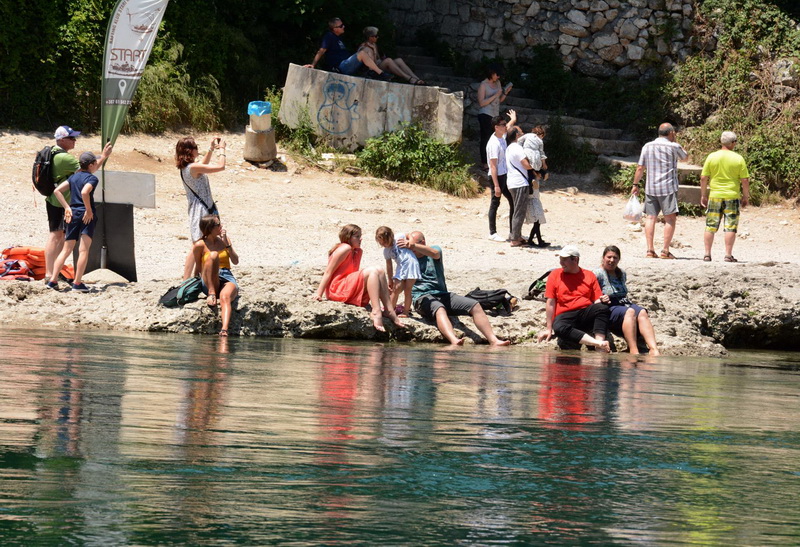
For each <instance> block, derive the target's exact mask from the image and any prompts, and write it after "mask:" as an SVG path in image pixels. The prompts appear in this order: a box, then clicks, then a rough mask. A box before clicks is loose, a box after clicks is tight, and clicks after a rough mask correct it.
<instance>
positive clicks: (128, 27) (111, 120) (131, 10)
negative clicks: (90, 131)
mask: <svg viewBox="0 0 800 547" xmlns="http://www.w3.org/2000/svg"><path fill="white" fill-rule="evenodd" d="M168 2H169V0H118V2H117V5H116V6H115V7H114V11H113V12H112V14H111V20H110V21H109V23H108V30H107V31H106V42H105V46H106V47H105V54H104V56H103V92H102V95H103V104H102V114H101V134H102V139H103V144H105V143H107V142H111V143H113V142H115V141H116V140H117V135H119V132H120V129H122V124H123V122H124V121H125V115H126V114H127V113H128V107H129V106H130V105H131V102H132V100H133V94H134V93H135V92H136V86H138V85H139V80H140V79H141V77H142V73H143V72H144V67H145V65H147V60H148V59H149V58H150V51H152V49H153V42H155V40H156V34H157V33H158V27H159V25H160V24H161V19H162V18H163V16H164V12H165V11H166V9H167V3H168Z"/></svg>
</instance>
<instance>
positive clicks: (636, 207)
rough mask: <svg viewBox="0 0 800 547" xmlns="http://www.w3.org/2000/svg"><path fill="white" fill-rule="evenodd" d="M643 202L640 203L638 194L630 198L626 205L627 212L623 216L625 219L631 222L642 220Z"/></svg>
mask: <svg viewBox="0 0 800 547" xmlns="http://www.w3.org/2000/svg"><path fill="white" fill-rule="evenodd" d="M642 213H644V211H643V210H642V204H641V203H639V198H638V197H636V196H631V199H629V200H628V203H627V204H626V205H625V213H624V214H623V215H622V218H624V219H625V220H630V221H631V222H639V221H640V220H642Z"/></svg>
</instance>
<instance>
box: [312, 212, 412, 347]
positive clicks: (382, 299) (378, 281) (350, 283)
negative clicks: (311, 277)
mask: <svg viewBox="0 0 800 547" xmlns="http://www.w3.org/2000/svg"><path fill="white" fill-rule="evenodd" d="M362 254H363V251H362V249H361V228H359V227H358V226H356V225H355V224H348V225H346V226H344V227H342V229H341V230H339V243H337V244H336V245H334V246H333V248H332V249H331V250H330V251H328V267H327V268H325V273H324V274H323V275H322V281H320V283H319V287H318V288H317V291H316V292H315V293H314V296H313V297H312V298H314V299H315V300H322V294H323V293H325V296H326V297H327V298H328V300H333V301H334V302H344V303H345V304H352V305H353V306H366V305H367V303H369V304H370V305H371V306H372V311H371V312H370V316H371V317H372V324H373V325H374V326H375V329H377V330H379V331H381V332H384V331H385V330H386V329H384V328H383V317H384V315H385V316H386V317H388V318H389V319H391V320H392V323H394V324H395V325H396V326H397V327H400V328H403V327H405V325H404V324H403V322H402V321H400V319H399V318H398V317H397V314H396V313H395V311H394V309H393V308H392V303H391V300H390V299H389V287H388V285H387V283H386V274H385V273H384V271H383V270H382V269H381V268H373V267H370V268H365V269H363V270H360V269H359V266H361V255H362ZM381 304H383V309H384V311H383V312H381Z"/></svg>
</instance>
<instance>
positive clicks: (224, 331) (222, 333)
mask: <svg viewBox="0 0 800 547" xmlns="http://www.w3.org/2000/svg"><path fill="white" fill-rule="evenodd" d="M219 335H220V336H228V331H227V330H225V329H222V330H221V331H219Z"/></svg>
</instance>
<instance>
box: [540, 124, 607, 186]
mask: <svg viewBox="0 0 800 547" xmlns="http://www.w3.org/2000/svg"><path fill="white" fill-rule="evenodd" d="M544 149H545V152H546V153H547V167H548V169H550V170H551V171H555V172H557V173H569V172H572V173H588V172H589V171H591V170H592V168H593V167H594V165H595V163H596V162H597V156H596V155H595V154H594V153H593V152H592V149H591V147H590V146H589V144H588V143H586V142H578V141H576V140H575V139H573V138H572V137H571V136H570V135H569V134H568V133H567V132H566V131H565V128H564V123H563V122H562V120H561V117H560V116H554V117H552V118H550V123H549V124H548V130H547V136H546V137H545V144H544Z"/></svg>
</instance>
